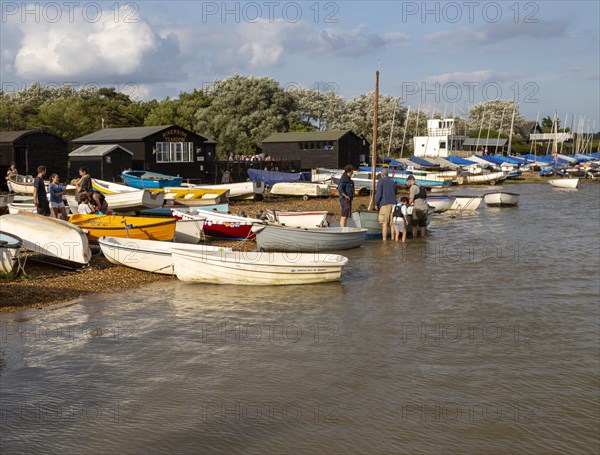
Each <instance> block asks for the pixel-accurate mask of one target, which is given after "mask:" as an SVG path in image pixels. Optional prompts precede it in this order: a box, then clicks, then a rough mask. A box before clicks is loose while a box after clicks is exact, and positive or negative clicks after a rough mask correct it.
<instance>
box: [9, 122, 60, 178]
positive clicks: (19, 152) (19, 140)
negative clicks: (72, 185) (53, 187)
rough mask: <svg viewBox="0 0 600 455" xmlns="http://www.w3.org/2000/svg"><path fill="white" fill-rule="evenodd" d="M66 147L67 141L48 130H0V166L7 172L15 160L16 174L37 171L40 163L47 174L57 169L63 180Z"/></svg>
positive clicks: (34, 172)
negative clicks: (17, 172)
mask: <svg viewBox="0 0 600 455" xmlns="http://www.w3.org/2000/svg"><path fill="white" fill-rule="evenodd" d="M68 147H69V145H68V143H67V141H65V140H64V139H63V138H62V137H60V136H58V135H57V134H54V133H53V132H51V131H48V130H42V129H37V130H24V131H0V170H1V171H3V172H2V175H3V176H4V175H6V170H7V169H8V167H9V165H10V162H11V161H14V162H15V164H16V165H17V170H18V171H19V174H23V175H26V174H31V175H36V174H37V167H38V166H40V165H42V164H43V165H45V166H46V168H47V176H48V177H50V174H51V173H54V172H56V173H57V174H58V175H59V176H60V179H61V180H65V178H66V177H67V162H68V153H69V151H68ZM2 180H4V179H2Z"/></svg>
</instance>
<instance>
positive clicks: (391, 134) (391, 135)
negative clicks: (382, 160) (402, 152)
mask: <svg viewBox="0 0 600 455" xmlns="http://www.w3.org/2000/svg"><path fill="white" fill-rule="evenodd" d="M397 107H398V103H397V102H396V100H395V99H394V113H393V114H392V128H391V130H390V142H389V144H388V152H387V156H388V158H389V157H390V151H391V149H392V137H394V121H395V120H396V108H397Z"/></svg>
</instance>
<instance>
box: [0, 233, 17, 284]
mask: <svg viewBox="0 0 600 455" xmlns="http://www.w3.org/2000/svg"><path fill="white" fill-rule="evenodd" d="M22 245H23V240H21V239H20V238H19V237H17V236H16V235H13V234H9V233H8V232H2V231H0V273H5V274H7V275H8V274H10V273H13V272H15V271H16V270H17V267H18V266H19V257H20V255H21V246H22Z"/></svg>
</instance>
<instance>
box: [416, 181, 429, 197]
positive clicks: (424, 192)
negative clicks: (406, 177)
mask: <svg viewBox="0 0 600 455" xmlns="http://www.w3.org/2000/svg"><path fill="white" fill-rule="evenodd" d="M415 185H417V186H418V187H419V192H418V193H417V194H416V195H415V197H414V199H427V190H425V187H423V186H421V185H419V184H418V183H415Z"/></svg>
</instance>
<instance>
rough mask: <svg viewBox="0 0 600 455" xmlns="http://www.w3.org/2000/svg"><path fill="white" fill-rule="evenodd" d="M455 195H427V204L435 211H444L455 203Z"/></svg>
mask: <svg viewBox="0 0 600 455" xmlns="http://www.w3.org/2000/svg"><path fill="white" fill-rule="evenodd" d="M454 201H455V198H454V196H431V195H429V196H427V205H429V207H431V208H433V211H434V213H443V212H445V211H447V210H450V209H451V208H452V206H453V205H454Z"/></svg>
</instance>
